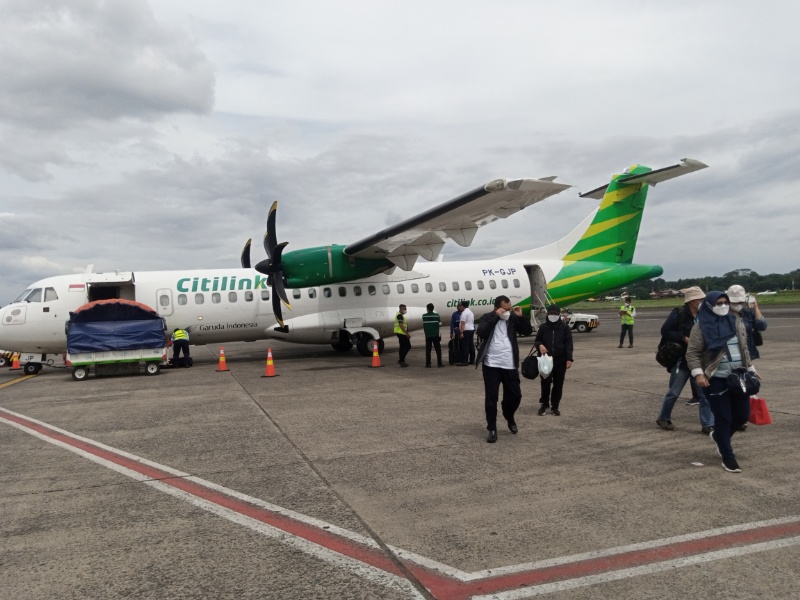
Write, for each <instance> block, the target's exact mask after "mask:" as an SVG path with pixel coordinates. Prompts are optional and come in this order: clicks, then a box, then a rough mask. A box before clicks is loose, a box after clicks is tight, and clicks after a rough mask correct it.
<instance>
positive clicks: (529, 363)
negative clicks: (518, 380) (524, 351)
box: [521, 346, 539, 379]
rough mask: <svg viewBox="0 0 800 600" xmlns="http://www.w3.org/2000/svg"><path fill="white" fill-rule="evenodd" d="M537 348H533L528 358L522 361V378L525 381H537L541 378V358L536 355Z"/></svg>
mask: <svg viewBox="0 0 800 600" xmlns="http://www.w3.org/2000/svg"><path fill="white" fill-rule="evenodd" d="M535 351H536V347H535V346H531V351H530V352H528V356H526V357H525V360H523V361H522V368H521V371H522V376H523V377H524V378H525V379H536V378H537V377H538V376H539V357H538V356H536V355H535V354H534V352H535Z"/></svg>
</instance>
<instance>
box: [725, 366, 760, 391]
mask: <svg viewBox="0 0 800 600" xmlns="http://www.w3.org/2000/svg"><path fill="white" fill-rule="evenodd" d="M727 383H728V389H729V390H730V391H731V393H732V394H734V395H735V396H739V397H742V396H745V397H750V396H753V395H755V394H757V393H758V391H759V390H760V389H761V380H760V379H759V378H758V377H756V375H755V373H753V372H752V371H748V370H747V369H745V368H744V367H738V368H736V369H734V370H733V372H732V373H731V374H730V375H728V378H727Z"/></svg>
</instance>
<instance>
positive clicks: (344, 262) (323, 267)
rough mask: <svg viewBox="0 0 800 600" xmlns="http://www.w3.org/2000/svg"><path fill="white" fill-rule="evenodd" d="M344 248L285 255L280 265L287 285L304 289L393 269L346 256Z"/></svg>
mask: <svg viewBox="0 0 800 600" xmlns="http://www.w3.org/2000/svg"><path fill="white" fill-rule="evenodd" d="M344 248H345V247H344V246H343V245H341V244H334V245H331V246H317V247H315V248H304V249H302V250H295V251H292V252H284V253H283V256H282V260H281V262H282V264H283V274H284V278H285V280H286V286H287V287H290V288H304V287H313V286H318V285H327V284H332V283H341V282H344V281H353V280H355V279H364V278H366V277H371V276H372V275H377V274H378V273H383V272H384V271H387V270H389V269H391V268H392V267H394V264H393V263H392V262H391V261H389V260H384V259H370V258H356V257H353V256H347V255H345V253H344Z"/></svg>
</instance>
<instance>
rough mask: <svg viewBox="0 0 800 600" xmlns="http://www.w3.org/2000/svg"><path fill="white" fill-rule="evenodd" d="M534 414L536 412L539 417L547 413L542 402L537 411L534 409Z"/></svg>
mask: <svg viewBox="0 0 800 600" xmlns="http://www.w3.org/2000/svg"><path fill="white" fill-rule="evenodd" d="M536 414H537V415H539V416H540V417H541V416H542V415H545V414H547V407H546V406H545V405H544V404H542V405H541V406H540V407H539V410H537V411H536Z"/></svg>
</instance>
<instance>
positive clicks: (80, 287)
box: [69, 283, 86, 292]
mask: <svg viewBox="0 0 800 600" xmlns="http://www.w3.org/2000/svg"><path fill="white" fill-rule="evenodd" d="M85 289H86V284H85V283H70V284H69V291H70V292H82V291H84V290H85Z"/></svg>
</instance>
